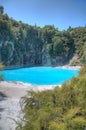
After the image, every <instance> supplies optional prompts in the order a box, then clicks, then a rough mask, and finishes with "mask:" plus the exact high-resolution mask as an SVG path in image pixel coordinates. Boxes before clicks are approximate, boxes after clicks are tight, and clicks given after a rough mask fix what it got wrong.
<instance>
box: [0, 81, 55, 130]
mask: <svg viewBox="0 0 86 130" xmlns="http://www.w3.org/2000/svg"><path fill="white" fill-rule="evenodd" d="M53 87H54V86H53ZM53 87H52V86H32V85H31V84H27V83H22V82H12V81H9V82H7V81H1V82H0V130H15V127H16V121H18V120H19V119H20V118H21V116H22V112H21V107H20V99H21V97H23V96H25V95H27V91H29V90H34V91H41V90H45V89H52V88H53Z"/></svg>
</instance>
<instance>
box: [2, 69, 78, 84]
mask: <svg viewBox="0 0 86 130" xmlns="http://www.w3.org/2000/svg"><path fill="white" fill-rule="evenodd" d="M0 74H4V78H5V80H6V81H20V82H25V83H31V84H34V85H59V84H62V83H63V82H64V81H66V80H69V79H71V78H72V77H73V76H77V75H78V70H74V69H63V68H53V67H31V68H20V69H12V70H3V71H0Z"/></svg>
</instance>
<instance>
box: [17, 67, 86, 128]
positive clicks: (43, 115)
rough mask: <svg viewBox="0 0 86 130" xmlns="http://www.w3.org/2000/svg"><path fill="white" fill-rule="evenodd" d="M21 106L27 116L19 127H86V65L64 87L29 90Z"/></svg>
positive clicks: (19, 123)
mask: <svg viewBox="0 0 86 130" xmlns="http://www.w3.org/2000/svg"><path fill="white" fill-rule="evenodd" d="M21 106H22V107H21V108H22V111H23V112H24V118H23V119H22V120H21V121H20V122H18V127H17V128H16V130H85V129H86V65H85V66H84V67H83V68H82V69H81V70H80V72H79V76H78V77H74V78H72V80H70V81H68V82H65V83H64V84H63V85H62V87H56V88H54V89H53V90H46V91H41V92H40V91H36V92H34V91H30V92H28V95H27V96H26V97H23V98H22V100H21Z"/></svg>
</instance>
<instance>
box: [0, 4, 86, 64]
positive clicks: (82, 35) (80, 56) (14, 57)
mask: <svg viewBox="0 0 86 130" xmlns="http://www.w3.org/2000/svg"><path fill="white" fill-rule="evenodd" d="M0 62H2V63H3V64H4V65H5V66H16V65H18V66H24V65H26V66H34V65H53V66H56V65H64V64H68V63H70V64H71V65H77V64H78V65H81V64H83V63H86V27H76V28H72V27H69V28H68V29H67V30H63V31H59V30H58V28H55V27H54V25H46V26H44V27H43V28H41V27H38V26H36V25H34V26H30V25H28V24H25V23H22V22H21V21H16V20H14V19H13V18H9V16H8V15H7V14H4V8H3V7H2V6H1V7H0Z"/></svg>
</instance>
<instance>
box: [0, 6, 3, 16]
mask: <svg viewBox="0 0 86 130" xmlns="http://www.w3.org/2000/svg"><path fill="white" fill-rule="evenodd" d="M3 13H4V7H3V6H0V14H3Z"/></svg>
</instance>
